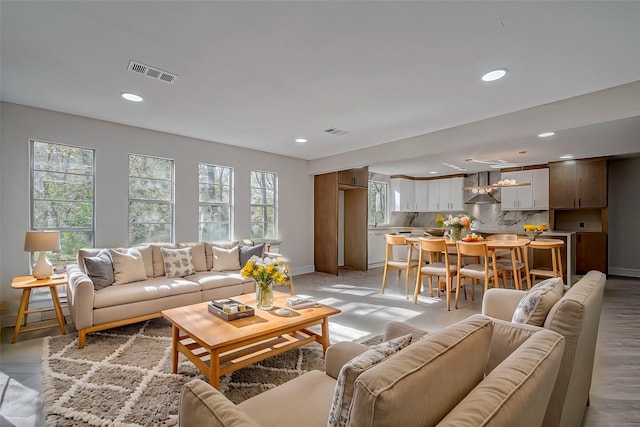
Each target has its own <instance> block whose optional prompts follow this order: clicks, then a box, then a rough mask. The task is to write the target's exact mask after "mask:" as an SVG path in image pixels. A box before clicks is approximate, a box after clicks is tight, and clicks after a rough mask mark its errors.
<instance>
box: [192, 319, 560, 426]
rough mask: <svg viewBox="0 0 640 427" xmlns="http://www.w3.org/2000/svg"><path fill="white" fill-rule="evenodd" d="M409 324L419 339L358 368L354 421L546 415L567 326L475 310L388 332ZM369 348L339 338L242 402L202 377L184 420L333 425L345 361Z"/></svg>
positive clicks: (444, 421)
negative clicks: (319, 366)
mask: <svg viewBox="0 0 640 427" xmlns="http://www.w3.org/2000/svg"><path fill="white" fill-rule="evenodd" d="M408 333H411V334H413V336H414V342H412V343H411V344H410V345H409V346H408V347H405V348H403V349H401V350H400V351H398V352H397V353H395V354H392V355H390V356H389V357H387V358H386V359H383V360H382V361H381V362H380V363H378V364H375V365H373V366H372V367H370V368H369V369H367V370H364V372H362V373H359V375H358V376H357V377H356V379H355V382H354V383H353V393H352V400H351V403H350V405H348V406H347V407H348V408H350V409H349V413H348V422H347V423H346V425H349V426H373V425H380V426H391V425H397V426H414V425H415V426H418V425H419V426H432V425H441V426H456V427H459V426H479V425H487V426H516V425H517V426H539V425H540V424H541V422H542V417H543V416H544V412H545V410H546V407H547V403H548V401H549V397H550V395H551V391H552V387H553V384H554V382H555V378H556V376H557V374H558V368H559V366H560V361H561V359H562V354H563V350H564V338H563V337H562V336H561V335H559V334H557V333H555V332H552V331H549V330H544V329H542V328H539V327H534V326H530V325H516V324H512V323H510V322H504V321H501V320H492V319H490V318H488V317H485V316H482V315H475V316H472V317H470V318H468V319H466V320H464V321H461V322H459V323H456V324H454V325H452V326H450V327H448V328H445V329H441V330H439V331H435V332H433V333H431V334H427V335H425V336H424V337H422V338H419V339H418V337H420V336H422V335H423V334H425V332H424V331H420V330H417V329H415V328H411V327H409V326H408V325H405V324H402V323H392V324H390V325H388V326H387V330H386V331H385V337H384V338H385V340H388V339H392V338H396V337H398V336H401V335H404V334H408ZM368 349H369V348H368V347H366V346H364V345H362V344H357V343H351V342H342V343H337V344H334V345H332V346H331V347H329V348H328V350H327V352H326V356H325V371H326V372H320V371H311V372H308V373H306V374H304V375H302V376H300V377H297V378H295V379H293V380H291V381H288V382H286V383H284V384H282V385H280V386H278V387H276V388H274V389H271V390H268V391H266V392H264V393H261V394H259V395H257V396H255V397H252V398H250V399H248V400H246V401H244V402H242V403H240V404H239V405H234V404H233V403H231V402H230V401H229V400H227V399H226V398H225V397H224V395H222V394H221V393H220V392H219V391H217V390H216V389H214V388H213V387H211V386H210V385H209V384H207V383H206V382H203V381H201V380H192V381H190V382H189V383H187V384H186V385H185V387H184V388H183V392H182V397H181V403H180V416H179V421H180V425H181V426H185V427H186V426H246V427H249V426H251V427H255V426H273V427H276V426H278V427H283V426H306V427H312V426H323V427H324V426H327V422H328V420H329V419H330V415H329V414H330V411H331V407H332V403H333V401H334V397H335V396H334V392H335V391H336V390H338V387H336V384H339V383H340V382H339V381H337V380H336V379H337V378H338V377H339V376H340V372H341V367H343V366H344V365H345V363H347V362H349V361H351V362H349V363H350V364H353V360H352V359H353V358H354V357H356V356H357V355H359V354H362V353H363V352H365V351H366V350H368ZM505 355H506V357H503V356H505ZM354 360H355V359H354Z"/></svg>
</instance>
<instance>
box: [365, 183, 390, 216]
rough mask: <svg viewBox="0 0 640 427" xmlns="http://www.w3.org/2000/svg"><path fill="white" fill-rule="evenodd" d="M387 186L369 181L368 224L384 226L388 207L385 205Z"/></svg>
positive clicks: (387, 193)
mask: <svg viewBox="0 0 640 427" xmlns="http://www.w3.org/2000/svg"><path fill="white" fill-rule="evenodd" d="M388 195H389V184H387V183H386V182H382V181H369V224H370V225H377V224H386V223H387V222H388V215H389V206H388V203H387V200H388Z"/></svg>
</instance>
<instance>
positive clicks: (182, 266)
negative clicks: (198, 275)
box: [160, 248, 196, 277]
mask: <svg viewBox="0 0 640 427" xmlns="http://www.w3.org/2000/svg"><path fill="white" fill-rule="evenodd" d="M160 252H161V253H162V260H163V262H164V272H165V275H166V277H184V276H188V275H190V274H195V272H196V268H195V267H194V265H193V257H192V256H191V248H182V249H168V248H160Z"/></svg>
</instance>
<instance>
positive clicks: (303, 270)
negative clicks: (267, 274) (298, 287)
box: [291, 265, 315, 283]
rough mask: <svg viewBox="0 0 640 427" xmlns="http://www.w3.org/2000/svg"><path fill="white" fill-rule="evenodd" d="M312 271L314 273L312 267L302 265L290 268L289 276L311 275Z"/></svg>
mask: <svg viewBox="0 0 640 427" xmlns="http://www.w3.org/2000/svg"><path fill="white" fill-rule="evenodd" d="M314 271H315V267H314V266H313V265H303V266H302V267H296V268H292V269H291V275H292V276H298V275H300V274H307V273H313V272H314ZM294 283H295V282H294Z"/></svg>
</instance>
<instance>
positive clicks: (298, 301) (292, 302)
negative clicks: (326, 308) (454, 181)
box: [287, 296, 318, 309]
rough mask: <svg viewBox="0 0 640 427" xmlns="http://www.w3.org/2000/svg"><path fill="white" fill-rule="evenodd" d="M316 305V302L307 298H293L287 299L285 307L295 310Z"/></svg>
mask: <svg viewBox="0 0 640 427" xmlns="http://www.w3.org/2000/svg"><path fill="white" fill-rule="evenodd" d="M316 305H318V303H317V302H316V300H314V299H313V298H311V297H307V296H294V297H290V298H287V307H290V308H293V309H296V308H304V307H313V306H316Z"/></svg>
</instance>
